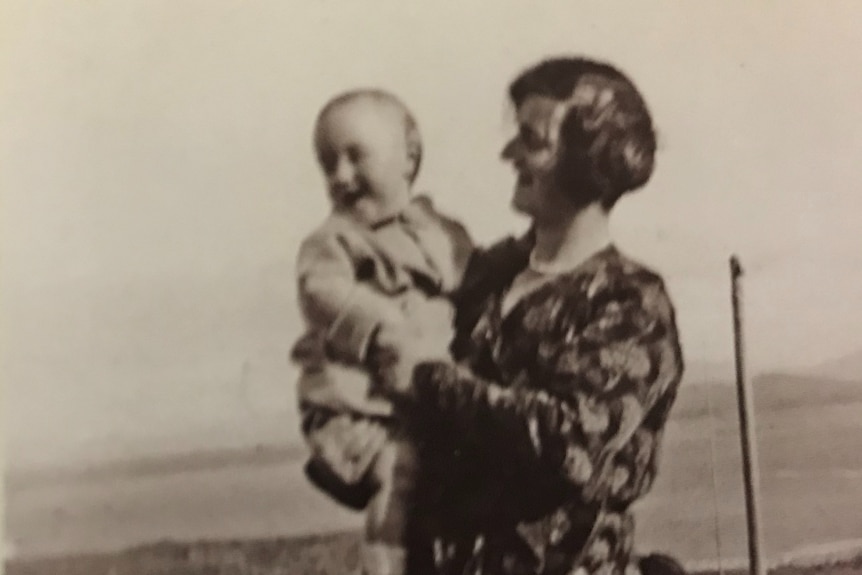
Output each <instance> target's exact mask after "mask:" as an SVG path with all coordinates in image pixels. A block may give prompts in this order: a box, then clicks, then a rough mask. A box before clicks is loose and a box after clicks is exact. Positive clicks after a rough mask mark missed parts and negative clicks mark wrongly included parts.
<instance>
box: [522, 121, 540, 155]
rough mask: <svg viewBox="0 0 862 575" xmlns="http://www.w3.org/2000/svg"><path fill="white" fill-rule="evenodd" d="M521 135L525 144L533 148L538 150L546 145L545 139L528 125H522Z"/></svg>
mask: <svg viewBox="0 0 862 575" xmlns="http://www.w3.org/2000/svg"><path fill="white" fill-rule="evenodd" d="M519 137H520V138H521V142H523V143H524V146H526V147H527V148H529V149H531V150H537V149H539V148H541V147H542V146H544V145H545V140H544V138H542V137H541V136H539V134H537V133H536V132H535V130H532V129H530V128H528V127H526V126H522V127H521V129H520V131H519Z"/></svg>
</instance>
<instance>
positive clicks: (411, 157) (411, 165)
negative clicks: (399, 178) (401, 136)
mask: <svg viewBox="0 0 862 575" xmlns="http://www.w3.org/2000/svg"><path fill="white" fill-rule="evenodd" d="M407 160H408V164H407V165H408V168H407V173H406V174H405V175H406V176H407V179H408V180H410V181H411V182H412V181H413V180H415V179H416V176H417V175H418V174H419V166H420V165H421V164H422V146H421V145H420V144H419V143H418V142H413V141H408V142H407Z"/></svg>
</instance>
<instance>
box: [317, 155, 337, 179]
mask: <svg viewBox="0 0 862 575" xmlns="http://www.w3.org/2000/svg"><path fill="white" fill-rule="evenodd" d="M317 161H318V162H320V167H321V168H322V169H323V171H324V172H325V173H327V174H331V173H332V172H333V171H334V170H335V164H336V158H335V154H320V155H319V156H318V157H317Z"/></svg>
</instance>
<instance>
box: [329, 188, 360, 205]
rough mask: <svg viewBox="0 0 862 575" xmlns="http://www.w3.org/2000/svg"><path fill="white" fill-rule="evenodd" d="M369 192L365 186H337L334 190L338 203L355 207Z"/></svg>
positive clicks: (333, 194) (334, 196)
mask: <svg viewBox="0 0 862 575" xmlns="http://www.w3.org/2000/svg"><path fill="white" fill-rule="evenodd" d="M366 194H367V190H366V189H365V186H356V187H353V188H337V189H335V190H333V193H332V196H333V198H334V199H335V201H336V203H338V204H340V205H342V206H345V207H348V208H349V207H353V206H354V205H356V202H358V201H359V200H360V199H362V197H363V196H365V195H366Z"/></svg>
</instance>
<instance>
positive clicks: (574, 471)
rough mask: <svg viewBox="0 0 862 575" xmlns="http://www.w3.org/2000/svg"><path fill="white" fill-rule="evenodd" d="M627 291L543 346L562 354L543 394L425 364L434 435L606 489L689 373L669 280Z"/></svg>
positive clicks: (598, 302)
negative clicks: (629, 448) (452, 434)
mask: <svg viewBox="0 0 862 575" xmlns="http://www.w3.org/2000/svg"><path fill="white" fill-rule="evenodd" d="M623 283H627V284H629V285H626V286H620V285H619V284H618V285H617V286H616V287H614V288H608V290H607V291H605V292H603V293H598V294H595V297H593V298H591V299H592V301H591V303H592V305H593V313H592V314H591V317H590V319H589V322H588V324H587V325H586V326H585V327H584V329H582V330H580V332H579V333H577V334H572V336H571V337H568V338H566V339H565V341H548V342H542V343H544V344H545V346H544V347H545V348H546V349H553V350H554V351H553V352H552V353H550V352H549V353H548V354H547V355H548V357H543V358H539V360H538V361H539V362H540V363H542V364H543V365H544V366H547V369H546V371H547V373H546V375H545V377H546V378H543V380H542V381H540V382H537V383H538V385H539V386H541V389H535V388H533V389H525V388H523V387H518V388H514V389H513V388H506V387H503V386H501V385H499V384H498V383H495V382H489V381H483V380H481V379H477V378H476V377H474V376H473V375H472V374H470V373H469V372H467V371H466V370H463V369H459V368H457V367H456V366H453V365H450V364H446V363H440V362H435V363H424V364H420V365H418V366H417V368H416V370H415V372H414V390H413V391H414V394H415V395H414V401H415V403H414V405H415V406H416V407H417V409H418V410H419V411H421V413H423V414H425V415H426V416H427V417H429V418H430V419H429V421H433V422H434V423H433V425H434V426H446V427H447V428H449V429H457V430H458V435H459V436H462V437H465V438H470V439H469V440H470V441H471V442H474V443H475V442H477V441H478V442H480V445H487V446H488V448H489V449H491V450H493V451H494V453H495V454H496V455H498V459H497V463H498V464H499V465H500V466H501V467H505V466H510V465H511V466H516V467H518V468H523V467H522V466H535V465H541V466H542V467H544V468H546V469H548V470H549V471H550V472H553V473H560V474H562V476H563V477H564V478H565V479H567V480H568V481H569V482H571V483H572V484H574V485H576V486H578V487H582V488H589V487H590V486H594V487H598V486H596V485H595V484H596V483H597V482H598V481H600V479H601V478H602V477H604V476H605V474H606V473H607V472H608V469H607V467H608V465H609V463H610V462H611V461H612V459H613V456H614V455H616V454H617V453H618V452H619V451H620V450H621V449H622V448H623V447H624V446H625V445H626V444H627V443H628V442H629V440H630V439H631V437H632V435H633V434H634V432H635V431H636V430H638V429H639V428H640V427H641V426H642V424H643V423H644V419H645V418H646V417H647V416H648V415H649V414H650V412H651V410H652V408H653V407H654V406H656V404H657V403H658V402H659V401H660V400H663V399H665V400H666V399H667V397H668V396H669V394H670V397H671V398H672V395H673V394H675V392H676V388H677V385H678V383H679V380H680V378H681V375H682V368H683V366H682V357H681V352H680V348H679V343H678V336H677V331H676V326H675V322H674V312H673V308H672V305H671V303H670V301H669V299H668V297H667V295H666V293H665V291H664V287H663V284H662V283H661V281H660V280H659V279H658V278H654V277H653V278H651V279H650V280H647V281H642V282H640V283H639V284H634V285H632V284H631V282H623ZM539 347H540V349H541V348H542V347H543V346H542V345H540V346H539ZM537 387H538V386H537ZM659 425H660V424H659Z"/></svg>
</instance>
